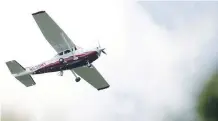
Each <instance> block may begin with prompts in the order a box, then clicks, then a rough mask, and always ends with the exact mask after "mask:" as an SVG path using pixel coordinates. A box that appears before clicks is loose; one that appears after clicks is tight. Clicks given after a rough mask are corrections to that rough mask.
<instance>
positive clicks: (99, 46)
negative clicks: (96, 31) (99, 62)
mask: <svg viewBox="0 0 218 121" xmlns="http://www.w3.org/2000/svg"><path fill="white" fill-rule="evenodd" d="M97 49H98V50H99V55H100V53H101V52H102V53H104V54H105V55H107V53H106V52H105V51H104V50H105V48H101V45H100V43H99V41H98V47H97Z"/></svg>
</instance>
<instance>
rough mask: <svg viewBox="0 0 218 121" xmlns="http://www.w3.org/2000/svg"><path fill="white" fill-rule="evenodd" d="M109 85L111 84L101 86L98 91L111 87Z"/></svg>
mask: <svg viewBox="0 0 218 121" xmlns="http://www.w3.org/2000/svg"><path fill="white" fill-rule="evenodd" d="M109 87H110V85H108V86H106V87H102V88H99V89H98V91H100V90H104V89H107V88H109Z"/></svg>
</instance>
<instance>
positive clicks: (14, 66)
mask: <svg viewBox="0 0 218 121" xmlns="http://www.w3.org/2000/svg"><path fill="white" fill-rule="evenodd" d="M6 65H7V66H8V68H9V70H10V72H11V74H13V75H17V76H15V78H16V79H17V80H19V81H20V82H21V83H22V84H24V85H25V86H26V87H29V86H32V85H35V84H36V83H35V82H34V80H33V78H32V77H31V76H30V75H29V74H27V73H26V74H25V72H26V70H25V68H24V67H22V66H21V65H20V64H19V63H18V62H17V61H16V60H12V61H8V62H6ZM22 73H23V74H22ZM19 74H20V75H19Z"/></svg>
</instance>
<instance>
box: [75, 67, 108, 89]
mask: <svg viewBox="0 0 218 121" xmlns="http://www.w3.org/2000/svg"><path fill="white" fill-rule="evenodd" d="M71 71H74V72H75V73H76V74H78V75H79V76H80V77H81V78H83V79H84V80H86V81H87V82H88V83H89V84H91V85H92V86H93V87H95V88H96V89H97V90H103V89H106V88H108V87H110V85H109V84H108V83H107V82H106V81H105V79H104V78H103V77H102V75H101V74H100V73H99V72H98V71H97V69H96V68H95V67H94V66H93V65H92V68H88V67H79V68H75V69H73V70H71Z"/></svg>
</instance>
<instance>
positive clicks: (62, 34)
mask: <svg viewBox="0 0 218 121" xmlns="http://www.w3.org/2000/svg"><path fill="white" fill-rule="evenodd" d="M61 36H62V38H63V39H64V41H65V43H66V44H67V46H68V48H69V50H70V53H72V55H73V58H75V54H74V52H75V49H74V47H73V51H72V49H71V48H70V45H69V43H68V42H67V39H66V38H65V36H64V33H63V32H62V33H61Z"/></svg>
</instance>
